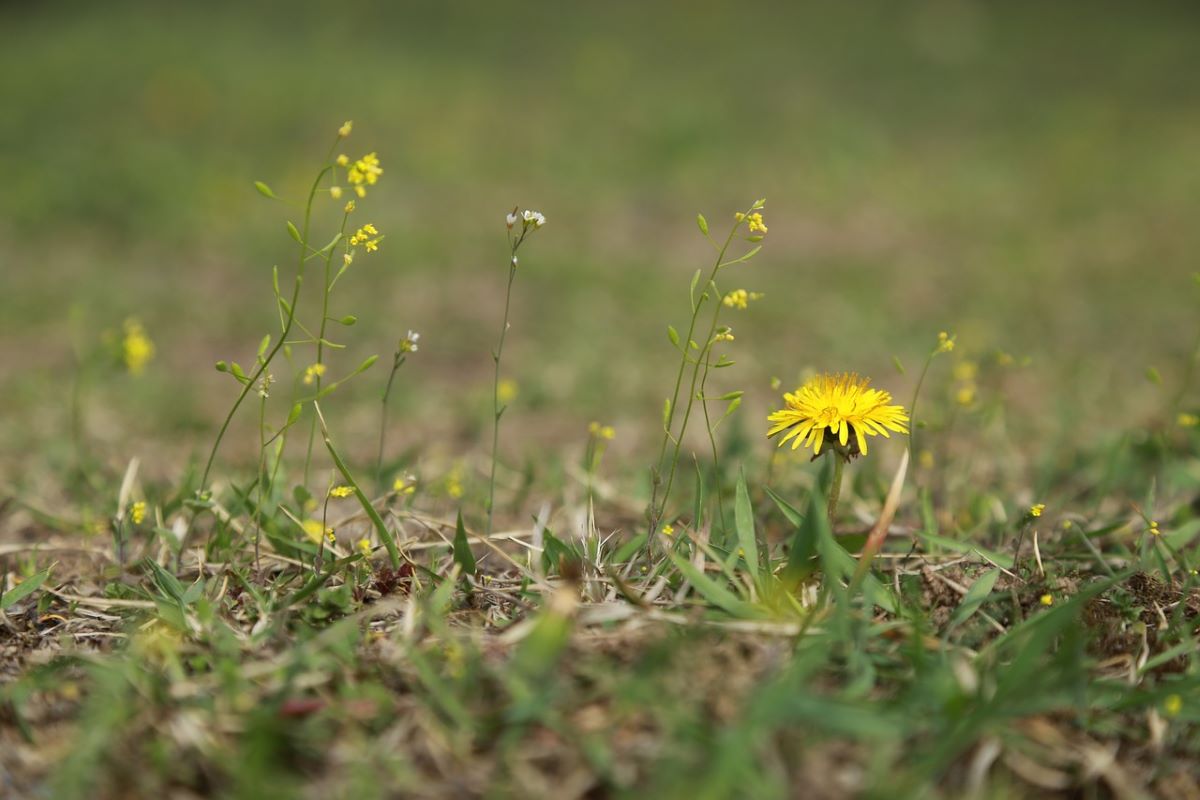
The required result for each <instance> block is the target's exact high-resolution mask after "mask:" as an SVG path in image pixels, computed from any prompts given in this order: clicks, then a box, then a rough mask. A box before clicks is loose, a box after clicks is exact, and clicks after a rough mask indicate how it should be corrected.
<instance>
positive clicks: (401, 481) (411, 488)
mask: <svg viewBox="0 0 1200 800" xmlns="http://www.w3.org/2000/svg"><path fill="white" fill-rule="evenodd" d="M416 490H417V479H416V478H414V477H413V476H412V475H402V476H400V477H399V478H396V480H395V482H394V483H392V491H393V492H395V493H396V494H412V493H413V492H415V491H416Z"/></svg>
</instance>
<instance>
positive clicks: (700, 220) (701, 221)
mask: <svg viewBox="0 0 1200 800" xmlns="http://www.w3.org/2000/svg"><path fill="white" fill-rule="evenodd" d="M696 225H697V226H699V228H700V232H701V233H703V234H704V235H705V236H708V220H706V219H705V218H704V215H703V214H697V215H696Z"/></svg>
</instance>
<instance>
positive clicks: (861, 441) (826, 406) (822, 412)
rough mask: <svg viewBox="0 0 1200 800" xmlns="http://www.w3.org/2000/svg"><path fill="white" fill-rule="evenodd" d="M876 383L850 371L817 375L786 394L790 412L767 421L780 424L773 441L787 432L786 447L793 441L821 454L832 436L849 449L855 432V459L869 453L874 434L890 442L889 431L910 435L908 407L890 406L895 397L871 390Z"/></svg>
mask: <svg viewBox="0 0 1200 800" xmlns="http://www.w3.org/2000/svg"><path fill="white" fill-rule="evenodd" d="M870 384H871V382H870V380H868V379H865V378H860V377H859V376H858V375H856V374H854V373H849V372H846V373H842V374H840V375H830V374H824V375H817V376H815V377H813V378H812V379H810V380H809V381H808V383H806V384H804V385H803V386H801V387H800V388H799V389H797V390H796V391H795V392H788V393H787V394H785V395H784V396H783V399H784V402H785V403H786V408H783V409H781V410H780V411H776V412H774V413H772V414H771V415H770V416H769V417H768V418H767V420H768V421H769V422H771V423H774V424H773V425H772V426H771V428H770V429H769V430H768V431H767V437H768V438H770V437H772V436H774V435H775V434H777V433H783V432H784V431H787V433H785V434H784V435H783V437H782V438H781V439H780V440H779V445H780V447H782V446H783V445H784V444H785V443H786V442H787V441H788V440H789V439H791V440H792V449H793V450H795V449H796V448H798V447H800V446H801V445H803V446H804V447H811V448H812V449H813V453H814V454H815V455H820V454H821V448H822V445H823V444H824V442H825V437H826V436H829V437H831V438H836V439H837V441H838V442H839V444H840V446H841V447H843V448H845V447H847V445H848V444H850V442H851V441H852V440H851V434H853V445H850V446H851V448H852V449H850V450H849V453H850V455H857V454H859V453H861V454H862V455H866V453H867V437H868V436H878V435H882V436H883V437H884V438H889V434H888V431H895V432H896V433H908V414H907V412H905V410H904V407H903V406H898V405H890V403H891V401H892V396H891V395H890V394H888V393H887V392H885V391H883V390H882V389H872V388H870Z"/></svg>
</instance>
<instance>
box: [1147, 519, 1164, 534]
mask: <svg viewBox="0 0 1200 800" xmlns="http://www.w3.org/2000/svg"><path fill="white" fill-rule="evenodd" d="M1161 534H1162V531H1160V530H1159V529H1158V520H1153V519H1152V520H1150V535H1151V536H1159V535H1161Z"/></svg>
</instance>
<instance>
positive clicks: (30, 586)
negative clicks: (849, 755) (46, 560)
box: [0, 564, 54, 610]
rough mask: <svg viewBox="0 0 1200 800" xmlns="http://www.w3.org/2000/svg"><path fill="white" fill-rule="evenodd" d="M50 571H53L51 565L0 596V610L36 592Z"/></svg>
mask: <svg viewBox="0 0 1200 800" xmlns="http://www.w3.org/2000/svg"><path fill="white" fill-rule="evenodd" d="M52 569H54V565H53V564H51V565H50V566H48V567H46V568H45V569H44V570H42V571H41V572H39V573H37V574H35V575H31V576H30V577H28V578H26V579H25V580H23V581H21V582H20V583H18V584H17V585H16V586H14V587H13V589H12V591H10V592H7V593H6V594H4V595H0V610H4V609H6V608H8V607H9V606H11V605H13V604H14V603H17V602H19V601H21V600H23V599H25V598H26V597H28V596H29V595H31V594H33V593H34V592H36V591H37V590H38V587H40V586H41V585H42V584H43V583H45V582H46V578H48V577H50V570H52Z"/></svg>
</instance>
